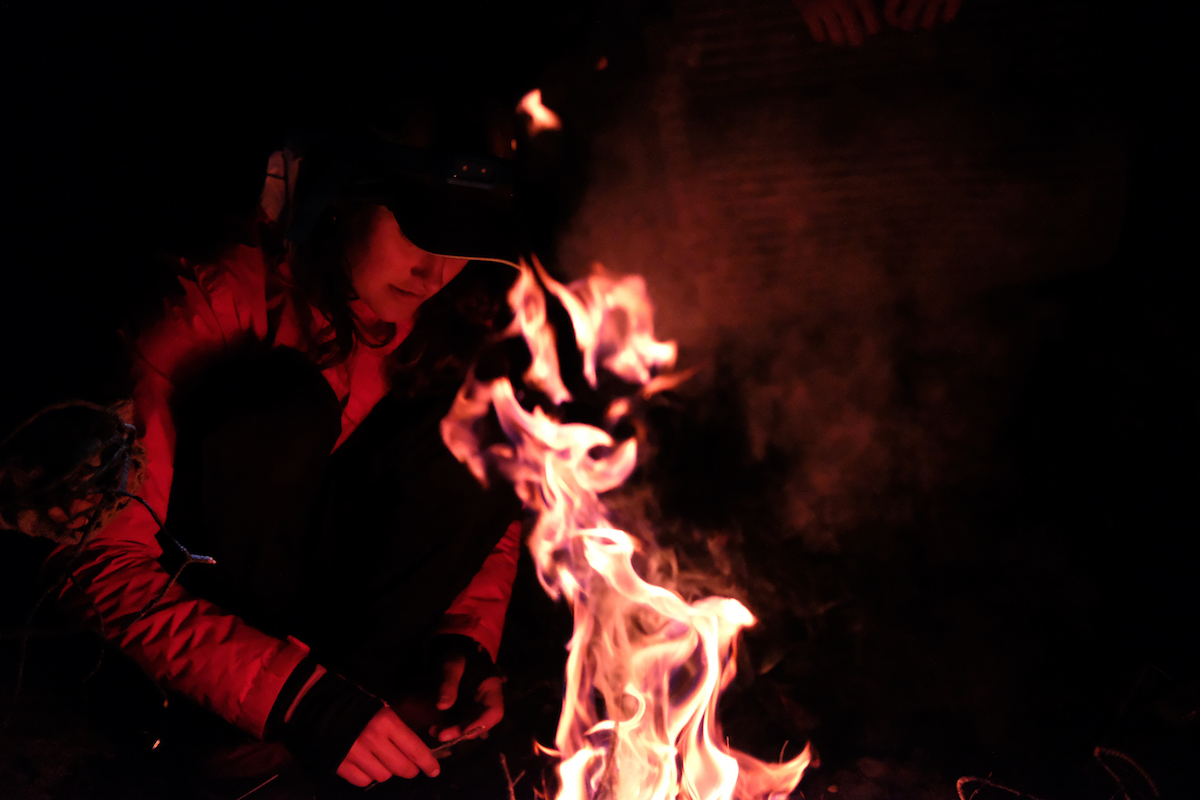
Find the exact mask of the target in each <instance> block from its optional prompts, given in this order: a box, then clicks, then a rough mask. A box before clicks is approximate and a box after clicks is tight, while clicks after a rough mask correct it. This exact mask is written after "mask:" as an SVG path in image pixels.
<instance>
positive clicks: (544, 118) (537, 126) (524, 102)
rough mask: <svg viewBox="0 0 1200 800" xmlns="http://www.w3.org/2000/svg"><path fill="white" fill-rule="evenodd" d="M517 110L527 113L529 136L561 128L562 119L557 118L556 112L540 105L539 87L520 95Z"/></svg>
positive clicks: (540, 94)
mask: <svg viewBox="0 0 1200 800" xmlns="http://www.w3.org/2000/svg"><path fill="white" fill-rule="evenodd" d="M517 111H523V112H525V113H526V114H528V115H529V123H528V126H527V130H528V131H529V135H530V136H533V135H534V134H537V133H541V132H542V131H556V130H559V129H560V128H562V120H561V119H559V118H558V114H555V113H554V112H553V111H551V110H550V109H548V108H546V107H545V106H544V105H542V90H541V89H534V90H533V91H532V92H530V93H529V94H527V95H525V96H524V97H522V98H521V102H519V103H517Z"/></svg>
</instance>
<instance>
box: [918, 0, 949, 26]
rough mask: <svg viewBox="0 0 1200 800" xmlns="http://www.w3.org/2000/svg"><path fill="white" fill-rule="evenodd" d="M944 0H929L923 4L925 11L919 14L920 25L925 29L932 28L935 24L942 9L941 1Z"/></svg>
mask: <svg viewBox="0 0 1200 800" xmlns="http://www.w3.org/2000/svg"><path fill="white" fill-rule="evenodd" d="M943 2H945V0H929V3H928V4H927V5H926V6H925V13H924V14H922V15H921V27H922V28H924V29H925V30H927V31H931V30H933V26H934V25H936V24H937V20H938V14H939V13H940V12H941V11H942V3H943Z"/></svg>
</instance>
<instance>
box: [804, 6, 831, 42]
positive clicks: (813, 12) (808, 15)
mask: <svg viewBox="0 0 1200 800" xmlns="http://www.w3.org/2000/svg"><path fill="white" fill-rule="evenodd" d="M801 13H802V14H803V15H804V21H805V22H807V23H808V32H809V33H811V34H812V37H813V41H817V42H823V41H825V40H826V39H827V38H829V34H827V33H826V32H825V21H824V20H823V19H821V14H820V12H819V11H818V10H817V8H816V6H815V5H814V4H812V3H809V4H808V5H806V6H805V7H804V9H803V11H802V12H801Z"/></svg>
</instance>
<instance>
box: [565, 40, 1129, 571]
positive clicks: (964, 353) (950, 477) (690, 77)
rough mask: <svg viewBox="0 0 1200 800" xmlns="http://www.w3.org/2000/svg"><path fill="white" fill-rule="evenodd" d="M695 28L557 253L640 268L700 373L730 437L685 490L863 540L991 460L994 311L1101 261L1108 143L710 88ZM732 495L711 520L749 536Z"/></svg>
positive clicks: (821, 544) (824, 538)
mask: <svg viewBox="0 0 1200 800" xmlns="http://www.w3.org/2000/svg"><path fill="white" fill-rule="evenodd" d="M709 34H710V35H711V34H712V32H711V31H709ZM704 41H710V40H705V39H703V37H701V36H700V35H699V34H696V35H694V36H692V37H691V38H689V37H687V36H682V37H681V38H680V39H679V40H678V41H677V42H676V48H675V51H674V55H673V56H672V57H670V58H668V59H667V61H666V66H664V67H663V68H662V69H661V71H660V72H659V73H658V74H657V75H656V76H655V77H654V78H653V81H652V88H651V89H650V90H649V91H647V92H646V93H644V94H643V95H642V96H641V99H640V100H638V101H637V102H635V103H632V104H631V106H630V107H629V108H626V109H625V111H624V114H623V116H621V117H620V118H619V119H616V120H614V121H613V123H612V125H611V127H610V128H609V129H607V130H606V131H604V132H603V133H602V134H601V135H599V136H598V137H597V140H596V144H595V146H594V159H593V164H592V170H591V183H590V185H589V189H588V192H587V194H586V196H585V198H584V200H583V202H582V204H581V208H580V210H579V212H578V214H577V215H576V217H575V218H574V220H573V222H572V224H571V225H570V227H569V230H568V232H567V234H566V235H565V236H564V237H563V238H562V240H561V243H560V250H559V263H560V264H561V265H562V267H563V269H564V270H565V271H567V272H568V274H569V275H570V276H571V277H578V276H579V275H582V274H585V273H586V272H587V270H588V269H589V266H590V264H591V263H592V262H594V261H598V262H600V263H602V264H604V265H605V266H606V267H608V268H609V269H612V270H614V271H617V272H633V273H639V274H642V275H644V276H645V277H646V279H647V282H648V285H649V289H650V294H651V297H652V299H653V300H654V302H655V305H656V308H657V313H656V325H657V330H658V333H659V335H660V337H661V338H674V339H676V340H678V341H679V343H680V345H681V359H680V361H681V366H683V367H691V366H698V367H700V373H699V375H698V376H697V378H695V379H694V380H693V381H692V382H691V383H690V384H689V385H688V386H686V387H685V388H684V390H683V393H684V395H685V396H687V397H688V398H690V400H688V401H687V402H686V404H685V405H687V411H686V412H685V413H687V414H691V415H692V419H693V422H694V423H695V424H694V425H693V426H692V432H693V433H694V434H696V435H698V436H717V437H720V436H725V437H729V436H734V434H736V436H735V438H736V439H738V441H736V442H732V443H730V442H729V441H726V442H725V443H724V445H722V444H721V443H720V442H717V443H714V444H713V446H712V447H711V448H710V449H709V450H708V451H707V452H706V451H705V449H704V447H703V446H699V447H697V448H696V450H695V452H694V453H693V454H692V458H693V460H694V459H710V460H719V459H726V460H728V461H732V462H733V463H727V464H726V465H725V468H721V467H720V466H714V465H710V466H708V467H706V468H703V469H701V468H698V467H696V466H695V465H691V466H687V465H685V466H683V467H682V469H683V470H684V471H685V472H687V471H688V470H691V472H690V474H688V475H686V476H680V475H678V474H676V475H675V476H674V479H675V480H682V479H684V478H686V479H687V480H690V481H691V482H692V484H693V485H692V486H691V487H690V488H689V489H688V490H687V491H685V496H686V497H690V498H693V499H695V498H696V497H698V496H703V495H706V494H708V493H713V492H715V493H721V492H724V493H726V494H730V495H732V494H736V493H737V492H739V491H741V492H743V494H746V493H751V494H752V493H754V492H755V491H757V493H758V495H759V504H760V505H761V504H762V503H764V502H765V503H767V504H768V505H769V506H770V509H769V512H770V513H769V514H767V515H766V516H763V515H759V516H758V517H757V522H758V523H761V525H766V526H776V527H777V528H778V529H777V530H774V531H771V532H769V533H765V532H762V533H761V535H766V536H769V537H771V538H773V539H783V540H789V541H791V540H795V541H796V542H798V543H799V546H801V547H802V549H803V550H804V551H806V552H810V553H819V552H838V551H840V550H841V549H843V548H845V547H852V548H853V547H856V546H868V544H867V543H866V541H865V540H863V541H859V542H857V543H856V542H855V541H854V539H853V538H852V534H853V532H854V531H857V530H863V529H865V528H870V527H879V526H883V527H886V528H888V529H890V530H894V529H896V528H897V527H903V526H905V525H909V524H912V523H913V520H914V514H915V513H916V512H917V509H918V507H919V506H920V505H921V503H923V502H929V501H930V498H931V497H932V496H933V494H934V493H935V492H936V491H937V490H938V489H939V488H942V487H944V486H946V485H948V484H952V483H955V482H961V481H962V480H964V478H966V477H967V476H969V475H970V474H971V473H972V472H973V471H978V470H979V469H983V468H986V464H983V463H981V460H980V459H979V457H978V453H979V451H980V450H982V449H985V448H986V447H987V443H988V441H989V437H990V436H991V435H992V433H993V431H994V428H995V426H996V425H997V424H998V421H999V420H1000V419H1002V417H1003V415H1004V412H1005V409H1006V402H1007V399H1006V398H1007V395H1008V394H1009V393H1010V390H1011V387H1010V386H1008V384H1007V383H1006V382H1007V381H1009V380H1011V377H1012V373H1013V370H1014V369H1016V365H1017V364H1018V362H1019V359H1020V357H1021V353H1020V342H1019V341H1016V340H1019V339H1020V336H1019V335H1018V336H1016V339H1014V328H1013V324H1012V322H1013V321H1012V320H1011V319H1002V320H1000V321H999V322H997V320H996V319H993V318H992V317H994V316H995V315H994V314H992V315H991V316H989V314H990V311H989V309H990V308H992V306H994V305H996V303H1000V304H1001V305H1003V302H1004V301H1003V298H1004V297H1005V292H1006V291H1007V288H1008V287H1013V286H1024V285H1028V284H1030V283H1033V282H1037V281H1046V280H1049V279H1052V278H1054V277H1055V276H1058V275H1063V274H1066V273H1069V272H1071V271H1074V270H1078V269H1080V268H1081V267H1086V266H1091V265H1094V264H1096V263H1098V262H1100V261H1102V260H1103V259H1104V258H1105V257H1106V256H1107V255H1108V253H1109V252H1110V251H1111V249H1112V248H1113V246H1114V243H1115V236H1116V231H1117V229H1118V228H1119V225H1118V223H1119V219H1120V213H1121V209H1120V205H1119V202H1118V201H1117V199H1116V198H1118V197H1119V190H1120V181H1121V165H1120V161H1119V158H1117V157H1116V155H1114V154H1115V153H1116V152H1117V150H1116V144H1115V142H1113V141H1112V140H1111V139H1106V138H1105V137H1104V136H1103V135H1101V134H1095V133H1092V132H1089V131H1088V130H1086V129H1083V128H1082V127H1077V128H1072V129H1069V130H1065V131H1063V132H1060V133H1059V134H1057V138H1055V137H1048V138H1044V139H1043V141H1042V142H1041V143H1040V145H1039V147H1038V148H1036V149H1034V150H1032V151H1030V150H1028V149H1026V150H1019V149H1016V148H1014V142H1015V141H1016V140H1017V139H1019V138H1020V136H1021V135H1022V131H1024V129H1025V128H1027V127H1028V126H1029V125H1030V124H1031V123H1030V120H1029V119H1028V118H1027V117H1026V118H1020V117H1018V118H1015V119H1013V120H1008V121H1001V122H999V123H998V122H997V120H995V119H994V115H993V116H988V115H985V114H984V113H983V112H982V111H980V110H979V108H980V106H979V105H972V104H969V103H957V102H955V100H956V98H955V97H954V96H952V95H949V94H947V93H945V92H942V93H941V94H938V93H934V94H929V93H928V92H926V93H924V94H923V93H922V92H921V91H917V92H915V93H914V92H911V91H910V92H909V93H908V94H907V95H905V94H900V95H896V96H888V97H883V96H880V95H878V94H870V93H868V92H866V91H863V90H862V89H861V88H854V87H850V86H847V85H841V86H840V88H839V89H838V90H837V91H834V92H832V93H830V94H827V95H821V94H819V93H814V92H808V93H807V94H806V93H805V92H801V91H798V90H796V84H797V83H798V82H797V81H795V80H793V81H792V83H791V84H789V83H788V82H787V81H783V82H782V83H779V84H778V85H776V86H775V87H773V88H768V89H767V90H762V89H761V87H757V88H755V86H756V85H755V84H754V83H752V82H749V81H742V82H740V83H739V82H738V81H736V80H729V81H726V82H725V83H717V82H714V81H708V82H706V79H705V69H706V62H705V52H706V51H705V47H710V48H711V47H715V46H713V45H711V42H710V44H707V45H706V44H704ZM698 42H699V44H697V43H698ZM697 48H699V49H697ZM697 53H699V55H697ZM729 69H730V68H729V66H728V65H727V64H726V65H724V66H722V65H721V64H717V65H715V66H711V67H710V68H709V73H710V74H709V76H708V77H710V78H711V75H712V74H723V73H721V71H722V70H724V71H725V72H726V73H727V72H729ZM739 85H740V86H742V87H743V88H746V89H747V92H749V96H748V97H742V96H740V95H739V93H738V91H737V87H738V86H739ZM918 88H920V87H918ZM751 89H753V91H751ZM568 124H569V123H568ZM997 298H999V300H998V299H997ZM1021 313H1025V312H1024V311H1022V312H1021ZM1036 322H1037V320H1036V319H1033V318H1030V319H1022V320H1018V321H1017V323H1016V326H1017V328H1021V327H1022V326H1026V327H1027V326H1028V325H1033V324H1036ZM721 429H723V430H724V432H723V433H721V432H720V430H721ZM679 460H680V459H679V457H678V455H677V456H676V458H675V462H673V463H674V465H675V466H676V467H679V464H678V461H679ZM677 471H678V470H677ZM747 474H753V475H755V476H757V477H758V478H759V479H760V480H761V483H760V485H758V486H757V487H747V486H745V485H743V484H744V482H745V477H746V475H747ZM659 475H660V477H661V478H663V479H664V480H666V481H668V482H670V481H671V480H672V476H670V475H665V474H663V473H662V471H661V470H660V473H659ZM697 481H699V483H700V484H701V485H699V486H697V485H695V484H696V483H697ZM705 481H708V482H710V483H711V485H703V484H704V483H705ZM661 495H662V492H661V491H660V492H659V494H658V495H657V496H656V499H658V500H661V499H662V496H661ZM647 502H648V501H646V498H643V500H642V504H643V505H645V506H646V507H647V508H649V507H650V506H651V505H653V503H650V504H649V505H647ZM704 502H705V501H704V500H702V499H701V500H696V503H699V504H700V505H703V504H704ZM731 502H732V501H731ZM747 502H750V501H747ZM747 502H743V503H742V505H741V507H740V511H739V510H735V511H732V512H728V513H725V514H724V515H723V516H724V520H723V522H724V523H729V522H730V521H731V518H734V519H732V522H733V523H734V526H733V527H735V528H736V527H741V528H744V527H745V521H746V519H747V514H746V513H745V512H746V510H747V508H748V506H747ZM750 504H751V505H753V503H750ZM681 505H684V504H682V503H675V506H676V510H677V512H679V513H683V514H684V515H685V516H686V515H687V514H688V511H687V510H686V509H685V510H683V511H680V509H679V507H680V506H681ZM693 505H695V503H693ZM693 510H694V509H693ZM647 513H652V514H654V515H656V516H658V517H659V519H658V520H657V522H658V523H659V524H667V523H668V522H669V521H668V520H667V519H665V518H664V512H663V510H662V509H661V508H660V509H657V510H655V511H653V512H647ZM665 516H670V514H665ZM692 516H693V517H695V515H694V514H693V515H692ZM716 516H717V517H721V516H722V515H721V514H718V515H716ZM750 516H753V515H752V514H751V515H750ZM693 521H694V522H695V521H696V520H695V519H693ZM697 524H700V526H701V527H703V524H702V523H697ZM734 535H735V536H738V535H740V534H738V533H737V532H735V534H734ZM685 538H686V537H685ZM870 544H871V545H874V544H875V541H874V540H872V541H871V542H870Z"/></svg>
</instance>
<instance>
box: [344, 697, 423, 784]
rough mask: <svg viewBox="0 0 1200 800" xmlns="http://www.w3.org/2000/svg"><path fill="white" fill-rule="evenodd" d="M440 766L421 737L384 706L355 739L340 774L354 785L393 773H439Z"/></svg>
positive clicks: (405, 775) (408, 775) (380, 780)
mask: <svg viewBox="0 0 1200 800" xmlns="http://www.w3.org/2000/svg"><path fill="white" fill-rule="evenodd" d="M440 771H441V767H440V766H439V765H438V760H437V759H436V758H434V757H433V753H431V752H430V751H429V748H428V747H426V746H425V743H424V742H423V741H421V737H420V736H418V735H417V734H415V733H413V732H412V730H411V729H410V728H409V727H408V726H407V725H405V724H404V723H403V722H401V721H400V717H398V716H396V712H395V711H392V709H390V708H388V707H387V706H384V707H383V708H381V709H379V712H378V713H376V714H375V716H374V717H372V718H371V721H370V722H368V723H367V727H365V728H363V731H362V733H360V734H359V735H358V738H357V739H355V740H354V745H353V746H352V747H351V748H350V752H349V753H348V754H346V757H345V758H344V759H343V760H342V763H341V765H340V766H338V769H337V774H338V776H339V777H342V778H345V779H346V780H347V781H349V782H350V783H353V784H354V785H355V786H369V785H371V783H383V782H384V781H386V780H387V779H388V778H390V777H392V776H393V775H399V776H400V777H401V778H415V777H416V775H417V773H418V772H424V773H425V774H426V775H428V776H429V777H431V778H434V777H437V774H438V772H440Z"/></svg>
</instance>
